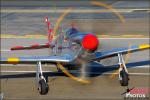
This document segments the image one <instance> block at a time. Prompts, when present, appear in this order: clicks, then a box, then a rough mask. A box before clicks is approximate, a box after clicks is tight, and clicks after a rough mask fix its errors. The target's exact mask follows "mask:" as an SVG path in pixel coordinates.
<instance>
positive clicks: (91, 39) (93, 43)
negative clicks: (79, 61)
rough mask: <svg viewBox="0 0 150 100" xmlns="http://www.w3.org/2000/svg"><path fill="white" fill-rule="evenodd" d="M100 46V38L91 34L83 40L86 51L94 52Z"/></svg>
mask: <svg viewBox="0 0 150 100" xmlns="http://www.w3.org/2000/svg"><path fill="white" fill-rule="evenodd" d="M98 45H99V41H98V38H97V37H96V36H95V35H93V34H91V33H89V34H87V35H85V36H84V38H83V39H82V47H83V48H84V49H85V50H89V51H94V50H96V49H97V47H98Z"/></svg>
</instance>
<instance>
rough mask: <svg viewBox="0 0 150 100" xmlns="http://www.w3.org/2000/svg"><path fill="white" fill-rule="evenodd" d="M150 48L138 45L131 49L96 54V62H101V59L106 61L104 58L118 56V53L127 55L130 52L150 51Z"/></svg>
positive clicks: (147, 45) (149, 46)
mask: <svg viewBox="0 0 150 100" xmlns="http://www.w3.org/2000/svg"><path fill="white" fill-rule="evenodd" d="M149 48H150V45H149V44H142V45H138V46H131V47H130V48H115V49H112V50H107V51H102V52H96V53H95V56H96V58H95V60H100V59H104V58H109V57H113V56H117V55H118V53H122V54H127V53H128V52H129V53H132V52H136V51H141V50H145V49H149Z"/></svg>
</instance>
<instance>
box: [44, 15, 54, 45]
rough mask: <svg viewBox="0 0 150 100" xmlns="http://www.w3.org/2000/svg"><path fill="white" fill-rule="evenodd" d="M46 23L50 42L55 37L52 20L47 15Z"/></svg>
mask: <svg viewBox="0 0 150 100" xmlns="http://www.w3.org/2000/svg"><path fill="white" fill-rule="evenodd" d="M45 23H46V24H47V32H48V42H49V43H50V42H51V41H52V39H53V34H52V31H53V29H52V28H51V22H50V21H49V20H48V17H47V16H46V17H45Z"/></svg>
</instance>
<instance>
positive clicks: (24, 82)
mask: <svg viewBox="0 0 150 100" xmlns="http://www.w3.org/2000/svg"><path fill="white" fill-rule="evenodd" d="M99 40H100V45H101V46H100V47H99V50H108V49H112V48H115V47H126V46H127V47H128V46H129V45H138V44H145V43H149V39H146V38H145V39H127V38H125V39H117V38H116V39H99ZM46 41H47V40H46V39H2V40H1V43H2V44H1V46H2V49H1V54H2V57H16V56H29V55H47V54H48V50H47V49H42V50H29V51H9V48H10V47H11V46H14V45H23V44H25V45H27V44H30V43H34V42H35V43H37V42H38V43H44V42H46ZM114 44H115V45H114ZM148 54H149V51H148V50H145V51H140V52H136V53H133V54H129V59H128V62H136V61H145V60H149V55H148ZM102 63H103V64H105V65H111V64H116V63H118V62H117V58H112V59H106V60H103V61H102ZM54 67H55V65H52V66H51V65H44V67H43V68H44V71H50V69H53V68H54ZM141 67H143V68H141ZM141 67H140V68H132V69H129V72H130V73H132V74H136V73H138V74H139V73H140V74H144V75H130V85H129V87H135V88H148V87H149V84H150V83H149V77H150V75H149V65H144V66H141ZM7 71H8V72H7ZM12 71H14V72H12ZM34 71H35V65H31V66H29V65H27V66H25V65H23V66H21V65H10V66H9V65H6V66H2V67H1V74H2V75H8V74H21V73H27V72H29V73H32V72H34ZM113 72H114V71H113ZM109 73H112V72H109ZM109 73H108V74H106V75H101V76H98V77H94V78H92V79H91V80H92V84H89V85H83V84H81V83H78V82H76V81H74V80H71V79H70V78H68V77H50V76H49V78H48V79H49V82H48V84H49V86H50V91H49V93H48V94H47V95H45V96H42V95H39V93H38V91H37V89H36V88H37V87H36V84H35V83H36V81H35V78H34V77H30V78H11V79H9V78H6V79H1V93H3V96H4V98H5V99H6V100H12V99H15V100H20V99H23V100H26V99H29V100H30V99H37V100H41V99H42V100H43V99H46V100H47V99H56V100H57V99H61V100H62V99H64V100H65V99H86V100H87V99H98V100H99V99H124V97H125V96H124V95H121V93H123V92H125V90H126V87H121V86H120V83H119V81H118V77H117V76H116V77H114V78H110V74H109ZM145 74H147V75H145ZM147 96H148V95H147Z"/></svg>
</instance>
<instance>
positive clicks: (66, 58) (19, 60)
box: [0, 55, 74, 64]
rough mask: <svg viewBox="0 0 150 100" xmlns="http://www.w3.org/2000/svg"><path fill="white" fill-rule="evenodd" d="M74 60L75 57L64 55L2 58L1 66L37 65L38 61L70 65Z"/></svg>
mask: <svg viewBox="0 0 150 100" xmlns="http://www.w3.org/2000/svg"><path fill="white" fill-rule="evenodd" d="M73 60H74V57H73V56H70V55H63V56H29V57H15V58H1V60H0V63H1V64H7V63H9V64H18V63H26V64H30V63H36V62H38V61H41V62H48V63H56V62H63V63H69V62H71V61H73Z"/></svg>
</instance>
